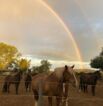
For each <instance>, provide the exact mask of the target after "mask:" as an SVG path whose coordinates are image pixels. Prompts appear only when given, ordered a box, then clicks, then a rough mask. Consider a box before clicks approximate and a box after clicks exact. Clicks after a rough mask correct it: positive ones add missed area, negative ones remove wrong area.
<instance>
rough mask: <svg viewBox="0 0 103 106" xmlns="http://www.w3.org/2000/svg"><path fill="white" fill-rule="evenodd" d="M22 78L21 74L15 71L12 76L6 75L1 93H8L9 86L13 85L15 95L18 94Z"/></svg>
mask: <svg viewBox="0 0 103 106" xmlns="http://www.w3.org/2000/svg"><path fill="white" fill-rule="evenodd" d="M21 78H22V72H21V71H17V72H16V74H14V75H8V76H6V77H5V81H4V85H3V92H7V93H9V92H10V90H9V89H10V85H11V84H14V85H15V90H16V94H18V88H19V84H20V80H21Z"/></svg>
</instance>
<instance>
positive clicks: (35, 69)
mask: <svg viewBox="0 0 103 106" xmlns="http://www.w3.org/2000/svg"><path fill="white" fill-rule="evenodd" d="M50 67H51V64H50V62H48V60H42V61H41V65H40V66H35V67H33V68H32V70H33V73H34V74H35V73H43V72H45V73H48V72H49V71H50Z"/></svg>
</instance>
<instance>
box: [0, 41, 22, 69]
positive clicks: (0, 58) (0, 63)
mask: <svg viewBox="0 0 103 106" xmlns="http://www.w3.org/2000/svg"><path fill="white" fill-rule="evenodd" d="M19 56H20V53H19V51H18V49H17V48H16V47H14V46H11V45H8V44H5V43H0V69H1V70H2V69H5V68H6V67H7V65H8V64H9V63H11V61H13V60H15V59H16V58H18V57H19Z"/></svg>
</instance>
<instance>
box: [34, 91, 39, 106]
mask: <svg viewBox="0 0 103 106" xmlns="http://www.w3.org/2000/svg"><path fill="white" fill-rule="evenodd" d="M33 93H34V101H35V106H37V102H38V100H39V95H38V92H37V91H36V90H33Z"/></svg>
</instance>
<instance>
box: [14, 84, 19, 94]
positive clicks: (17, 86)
mask: <svg viewBox="0 0 103 106" xmlns="http://www.w3.org/2000/svg"><path fill="white" fill-rule="evenodd" d="M18 88H19V84H18V83H16V84H15V89H16V94H18Z"/></svg>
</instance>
